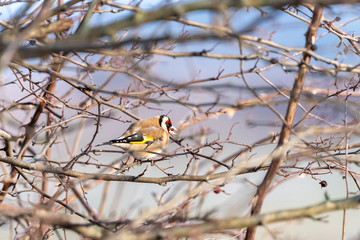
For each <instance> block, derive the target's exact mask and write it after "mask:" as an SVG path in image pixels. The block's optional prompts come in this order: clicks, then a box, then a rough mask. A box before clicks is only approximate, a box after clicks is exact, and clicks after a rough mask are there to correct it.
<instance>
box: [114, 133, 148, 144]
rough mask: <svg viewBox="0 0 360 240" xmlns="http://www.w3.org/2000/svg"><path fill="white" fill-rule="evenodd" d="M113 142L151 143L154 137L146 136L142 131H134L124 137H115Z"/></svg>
mask: <svg viewBox="0 0 360 240" xmlns="http://www.w3.org/2000/svg"><path fill="white" fill-rule="evenodd" d="M110 142H111V143H131V144H148V145H149V144H151V143H153V142H154V139H153V138H151V137H145V136H143V135H142V134H141V133H134V134H132V135H129V136H127V137H124V138H119V139H114V140H111V141H110Z"/></svg>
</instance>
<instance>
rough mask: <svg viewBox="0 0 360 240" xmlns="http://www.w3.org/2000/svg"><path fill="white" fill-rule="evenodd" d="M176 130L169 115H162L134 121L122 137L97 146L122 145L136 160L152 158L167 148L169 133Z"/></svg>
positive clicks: (171, 133) (174, 132) (173, 133)
mask: <svg viewBox="0 0 360 240" xmlns="http://www.w3.org/2000/svg"><path fill="white" fill-rule="evenodd" d="M176 131H177V129H176V128H175V127H174V126H173V125H172V123H171V121H170V119H169V117H167V116H165V115H161V116H156V117H153V118H149V119H144V120H140V121H138V122H136V123H133V124H131V125H130V127H129V128H128V129H127V130H126V131H125V132H124V133H123V134H122V135H121V137H119V138H116V139H113V140H110V141H108V142H104V143H101V144H99V145H97V146H102V145H111V146H116V147H120V148H122V149H123V150H124V151H126V152H128V153H129V154H131V155H132V156H133V157H134V158H135V159H136V160H146V159H152V158H153V157H155V156H156V155H157V154H156V153H160V152H162V151H163V150H164V149H165V148H166V146H167V145H168V143H169V134H170V135H175V134H176Z"/></svg>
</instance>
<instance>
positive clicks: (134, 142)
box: [129, 136, 154, 144]
mask: <svg viewBox="0 0 360 240" xmlns="http://www.w3.org/2000/svg"><path fill="white" fill-rule="evenodd" d="M153 141H154V138H152V137H146V136H143V140H142V141H132V142H129V143H130V144H147V143H149V142H153Z"/></svg>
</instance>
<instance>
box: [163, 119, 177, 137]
mask: <svg viewBox="0 0 360 240" xmlns="http://www.w3.org/2000/svg"><path fill="white" fill-rule="evenodd" d="M165 124H166V127H167V130H168V132H169V134H170V135H172V136H174V135H175V134H176V131H177V129H176V128H175V127H174V126H173V125H172V122H171V121H170V119H168V120H167V121H166V122H165Z"/></svg>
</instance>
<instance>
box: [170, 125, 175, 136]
mask: <svg viewBox="0 0 360 240" xmlns="http://www.w3.org/2000/svg"><path fill="white" fill-rule="evenodd" d="M176 133H177V129H176V127H174V126H171V127H170V128H169V134H170V135H171V136H175V135H176Z"/></svg>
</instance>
